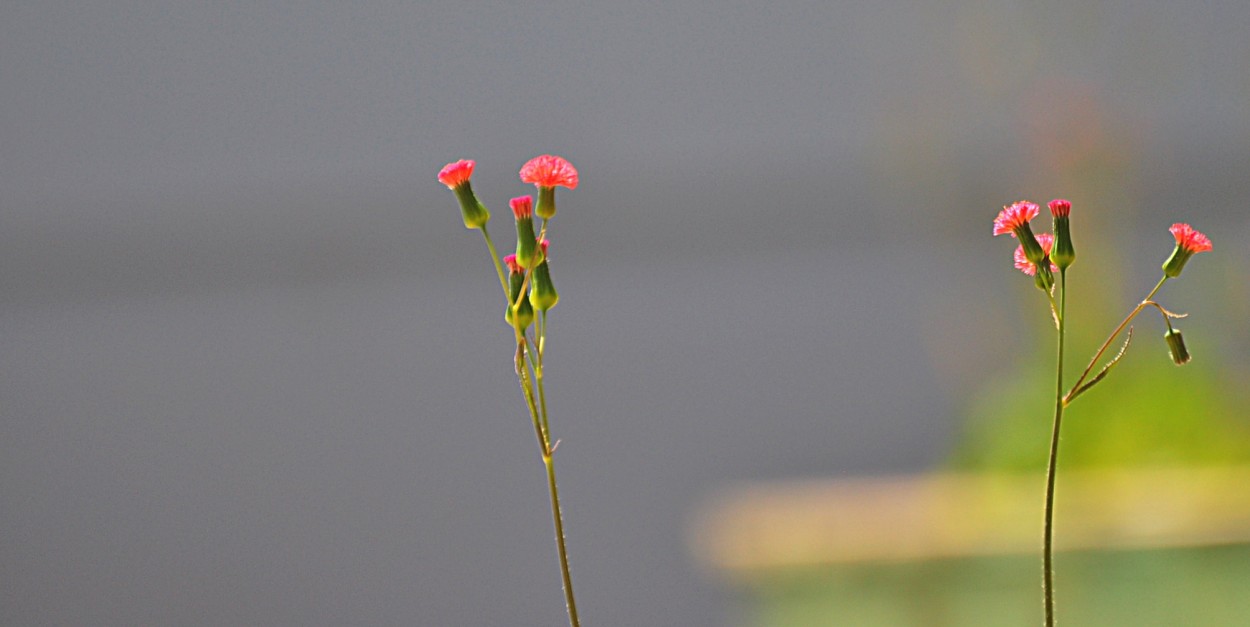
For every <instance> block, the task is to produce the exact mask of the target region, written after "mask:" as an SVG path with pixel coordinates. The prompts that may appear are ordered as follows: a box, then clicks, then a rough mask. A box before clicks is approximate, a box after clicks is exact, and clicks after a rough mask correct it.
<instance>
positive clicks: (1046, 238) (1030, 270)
mask: <svg viewBox="0 0 1250 627" xmlns="http://www.w3.org/2000/svg"><path fill="white" fill-rule="evenodd" d="M1037 243H1038V244H1041V245H1042V250H1043V251H1045V252H1046V254H1047V255H1050V249H1051V247H1052V246H1054V243H1055V237H1054V236H1053V235H1051V234H1050V233H1038V235H1037ZM1012 256H1013V257H1014V258H1015V261H1016V268H1019V270H1020V271H1021V272H1023V273H1025V274H1027V275H1029V276H1033V275H1035V274H1037V266H1036V265H1035V264H1034V263H1033V262H1032V261H1029V260H1028V258H1026V257H1025V256H1024V246H1016V252H1015V254H1014V255H1012ZM1050 271H1051V272H1058V271H1059V266H1056V265H1055V264H1054V263H1051V264H1050Z"/></svg>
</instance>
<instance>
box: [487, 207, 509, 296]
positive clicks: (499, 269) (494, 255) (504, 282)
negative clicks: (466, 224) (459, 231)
mask: <svg viewBox="0 0 1250 627" xmlns="http://www.w3.org/2000/svg"><path fill="white" fill-rule="evenodd" d="M479 228H480V229H481V231H482V238H483V239H485V240H486V248H487V249H488V250H490V260H491V261H493V262H495V274H498V275H499V287H502V288H503V297H504V300H511V299H509V298H508V279H507V276H506V275H505V274H504V273H503V262H502V261H500V259H499V251H497V250H495V243H494V242H492V241H490V233H487V232H486V225H485V224H483V225H482V226H481V227H479Z"/></svg>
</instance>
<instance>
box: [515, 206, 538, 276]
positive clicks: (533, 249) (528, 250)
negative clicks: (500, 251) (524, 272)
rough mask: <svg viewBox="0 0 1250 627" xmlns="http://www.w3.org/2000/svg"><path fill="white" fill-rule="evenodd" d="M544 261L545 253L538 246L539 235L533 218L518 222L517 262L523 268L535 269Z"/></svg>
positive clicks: (520, 219) (519, 219)
mask: <svg viewBox="0 0 1250 627" xmlns="http://www.w3.org/2000/svg"><path fill="white" fill-rule="evenodd" d="M542 260H543V251H542V249H541V248H539V246H538V235H537V234H535V233H534V219H533V218H532V217H528V216H527V217H524V218H517V220H516V262H517V264H519V265H520V266H521V267H522V268H526V269H529V268H533V267H534V266H536V265H538V263H539V262H541V261H542Z"/></svg>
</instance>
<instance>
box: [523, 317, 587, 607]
mask: <svg viewBox="0 0 1250 627" xmlns="http://www.w3.org/2000/svg"><path fill="white" fill-rule="evenodd" d="M520 342H521V343H520V344H519V346H520V349H519V350H518V353H517V376H518V377H519V378H520V380H521V391H522V392H524V393H525V402H526V405H527V406H528V407H529V410H530V418H531V419H532V420H533V422H534V434H535V435H536V436H537V438H538V447H539V449H540V450H541V452H542V457H543V465H545V466H546V467H547V489H548V491H549V492H550V494H551V518H552V521H553V523H554V524H555V532H556V551H557V552H558V553H559V555H560V577H561V578H562V579H563V580H564V603H565V605H566V607H567V608H568V612H569V625H570V626H571V627H581V622H580V620H579V619H578V618H577V601H576V600H575V599H574V598H573V575H572V572H571V571H570V570H569V554H568V548H567V547H566V546H565V542H564V514H563V513H562V512H561V509H560V490H559V488H558V487H557V486H556V467H555V459H554V458H553V457H552V453H553V448H552V446H551V435H550V431H548V430H547V400H546V399H547V395H546V392H545V391H544V389H543V379H542V369H541V366H540V367H539V368H537V369H535V370H534V380H535V381H536V382H537V384H538V385H537V388H538V397H539V399H540V401H539V402H540V403H541V409H540V405H538V404H535V402H534V387H533V386H531V384H530V378H529V374H530V371H529V368H528V367H527V365H526V359H525V357H523V356H522V355H521V354H520V351H522V350H526V349H527V344H528V343H527V342H526V341H525V340H524V339H522V340H521V341H520Z"/></svg>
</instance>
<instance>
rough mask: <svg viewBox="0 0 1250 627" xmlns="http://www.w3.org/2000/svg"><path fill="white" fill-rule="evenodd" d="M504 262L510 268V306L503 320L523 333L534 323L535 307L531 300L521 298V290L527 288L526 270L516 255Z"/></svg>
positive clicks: (505, 310)
mask: <svg viewBox="0 0 1250 627" xmlns="http://www.w3.org/2000/svg"><path fill="white" fill-rule="evenodd" d="M503 261H504V265H506V266H508V306H507V308H506V309H504V312H503V319H504V321H505V322H507V323H508V324H509V325H511V326H513V327H515V328H517V329H520V330H521V331H522V332H523V331H525V329H526V328H528V327H529V325H530V324H532V323H533V322H534V307H533V306H532V305H530V301H529V299H527V298H521V290H522V289H524V288H525V268H522V267H521V266H520V264H518V263H517V258H516V255H508V256H507V257H504V259H503ZM518 300H519V301H520V302H517V301H518Z"/></svg>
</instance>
